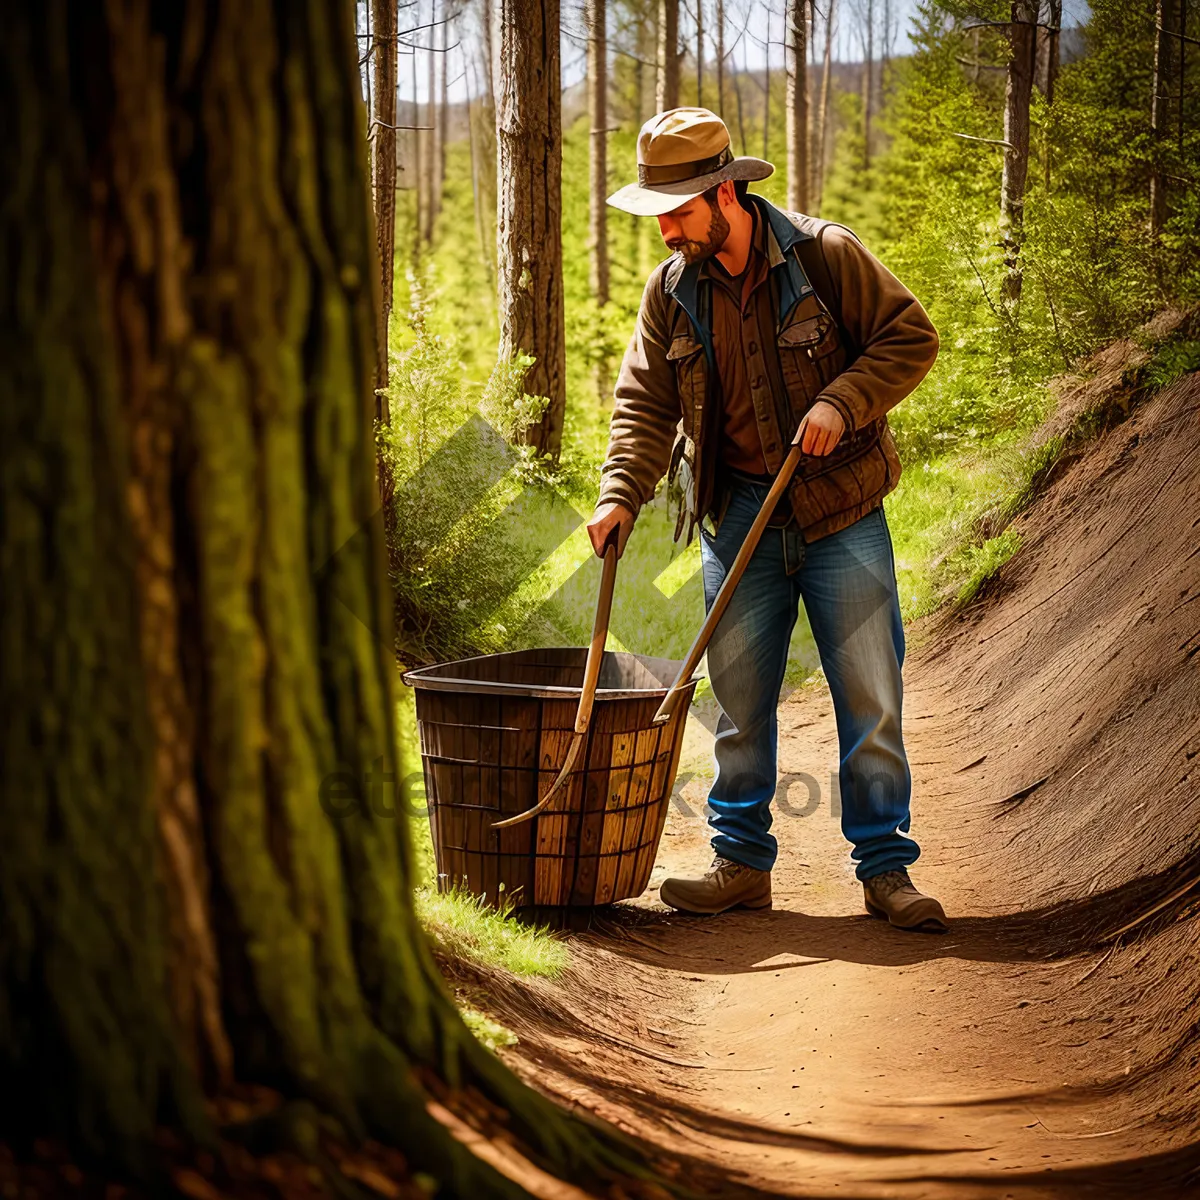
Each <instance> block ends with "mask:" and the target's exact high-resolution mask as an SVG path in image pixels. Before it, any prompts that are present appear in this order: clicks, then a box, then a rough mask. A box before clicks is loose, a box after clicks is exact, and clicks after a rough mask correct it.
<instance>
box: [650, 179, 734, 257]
mask: <svg viewBox="0 0 1200 1200" xmlns="http://www.w3.org/2000/svg"><path fill="white" fill-rule="evenodd" d="M722 187H724V185H722ZM658 228H659V231H660V232H661V233H662V239H663V241H664V242H666V243H667V248H668V249H670V250H678V251H679V252H680V253H681V254H682V255H683V258H684V261H685V262H690V263H693V262H699V261H700V260H701V259H705V258H711V257H712V256H713V255H714V254H716V253H717V251H718V250H720V249H721V247H722V246H723V245H724V244H725V239H726V238H727V237H728V236H729V222H728V221H727V220H726V219H725V214H724V213H723V212H722V211H721V204H720V201H719V200H714V201H713V202H712V203H711V204H710V203H709V201H708V200H707V199H706V198H705V197H704V196H697V197H695V199H693V200H689V201H688V202H687V203H686V204H681V205H680V206H679V207H678V208H673V209H672V210H671V211H670V212H669V213H663V214H662V216H660V217H659V218H658Z"/></svg>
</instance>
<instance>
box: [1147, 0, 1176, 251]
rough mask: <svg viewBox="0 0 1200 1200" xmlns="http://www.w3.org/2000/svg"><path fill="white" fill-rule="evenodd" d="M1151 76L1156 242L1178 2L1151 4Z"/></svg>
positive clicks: (1162, 212)
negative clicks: (1152, 18) (1152, 29)
mask: <svg viewBox="0 0 1200 1200" xmlns="http://www.w3.org/2000/svg"><path fill="white" fill-rule="evenodd" d="M1154 20H1155V26H1156V30H1155V37H1154V73H1153V76H1152V81H1151V89H1152V91H1151V95H1150V141H1151V147H1150V153H1151V162H1150V236H1151V237H1153V238H1157V237H1158V235H1159V234H1160V233H1161V232H1162V228H1163V226H1164V225H1165V224H1166V221H1167V181H1166V178H1165V177H1164V172H1163V160H1164V157H1165V154H1166V148H1167V138H1168V137H1169V136H1170V126H1171V100H1172V89H1174V88H1178V87H1179V86H1180V84H1179V83H1178V82H1177V81H1176V78H1175V69H1174V64H1175V55H1176V53H1177V47H1176V44H1175V43H1176V38H1177V36H1178V33H1179V0H1157V3H1156V4H1155V16H1154Z"/></svg>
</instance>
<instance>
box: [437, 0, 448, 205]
mask: <svg viewBox="0 0 1200 1200" xmlns="http://www.w3.org/2000/svg"><path fill="white" fill-rule="evenodd" d="M438 40H439V41H440V42H441V49H440V50H439V52H438V127H437V145H438V161H437V211H438V212H439V213H440V212H441V211H442V205H443V203H444V202H445V196H446V143H447V142H448V141H449V138H450V13H449V5H448V4H446V3H445V0H443V3H442V20H441V24H440V26H439V27H438Z"/></svg>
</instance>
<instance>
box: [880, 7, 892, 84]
mask: <svg viewBox="0 0 1200 1200" xmlns="http://www.w3.org/2000/svg"><path fill="white" fill-rule="evenodd" d="M891 38H892V0H883V36H882V37H881V39H880V45H879V107H880V108H882V107H883V105H884V104H885V103H886V98H887V86H888V76H889V74H890V73H891V66H892V44H891Z"/></svg>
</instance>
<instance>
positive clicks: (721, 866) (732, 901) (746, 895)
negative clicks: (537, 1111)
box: [658, 854, 771, 915]
mask: <svg viewBox="0 0 1200 1200" xmlns="http://www.w3.org/2000/svg"><path fill="white" fill-rule="evenodd" d="M658 894H659V896H660V897H661V898H662V901H663V903H664V904H669V905H670V906H671V907H672V908H677V909H679V910H680V911H681V912H689V913H703V914H706V915H713V914H715V913H722V912H725V910H726V909H730V908H738V907H739V906H740V907H742V908H770V907H771V872H770V871H759V870H756V869H755V868H754V867H748V866H746V865H745V864H744V863H739V862H734V861H733V860H732V859H729V858H722V857H721V856H720V855H719V854H718V855H717V857H716V858H714V859H713V864H712V866H711V867H709V868H708V871H707V872H706V873H705V874H704V875H703V876H702V877H701V878H700V879H664V880H663V885H662V887H661V888H659V891H658Z"/></svg>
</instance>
